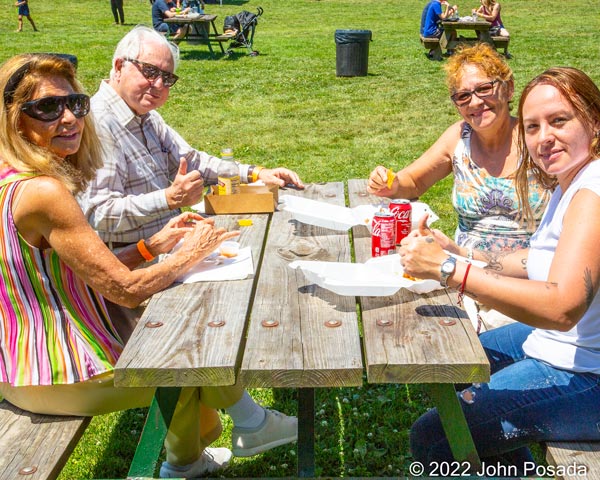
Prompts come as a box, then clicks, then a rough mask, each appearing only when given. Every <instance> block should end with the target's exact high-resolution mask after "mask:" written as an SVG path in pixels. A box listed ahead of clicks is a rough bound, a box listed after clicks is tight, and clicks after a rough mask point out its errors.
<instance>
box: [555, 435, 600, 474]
mask: <svg viewBox="0 0 600 480" xmlns="http://www.w3.org/2000/svg"><path fill="white" fill-rule="evenodd" d="M546 448H547V449H546V460H547V461H548V463H549V464H550V465H554V466H555V467H565V474H564V475H557V477H556V478H564V479H565V480H576V479H581V478H586V479H587V480H600V442H548V443H547V444H546ZM569 465H571V466H572V467H571V468H569V469H567V468H566V467H567V466H569ZM582 468H585V473H582Z"/></svg>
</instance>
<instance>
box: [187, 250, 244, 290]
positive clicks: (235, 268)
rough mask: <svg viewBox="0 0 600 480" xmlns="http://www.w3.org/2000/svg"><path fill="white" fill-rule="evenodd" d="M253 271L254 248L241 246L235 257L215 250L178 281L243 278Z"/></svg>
mask: <svg viewBox="0 0 600 480" xmlns="http://www.w3.org/2000/svg"><path fill="white" fill-rule="evenodd" d="M253 273H254V263H253V262H252V250H251V249H250V247H245V248H241V249H240V253H238V255H237V256H236V257H233V258H225V257H222V256H219V255H218V253H216V252H215V253H213V254H211V255H209V256H208V257H207V258H206V259H204V260H203V261H202V262H200V263H198V264H196V265H194V267H192V269H191V270H189V271H188V272H187V273H186V274H184V275H182V276H181V277H179V278H178V279H177V281H178V282H180V283H194V282H220V281H225V280H243V279H244V278H246V277H248V275H252V274H253Z"/></svg>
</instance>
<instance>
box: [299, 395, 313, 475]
mask: <svg viewBox="0 0 600 480" xmlns="http://www.w3.org/2000/svg"><path fill="white" fill-rule="evenodd" d="M314 476H315V389H314V388H299V389H298V477H300V478H308V477H314Z"/></svg>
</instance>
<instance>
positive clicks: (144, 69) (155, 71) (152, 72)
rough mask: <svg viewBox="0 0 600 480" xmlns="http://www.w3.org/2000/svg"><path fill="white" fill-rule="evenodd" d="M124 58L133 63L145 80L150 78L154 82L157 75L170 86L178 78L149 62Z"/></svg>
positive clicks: (166, 85)
mask: <svg viewBox="0 0 600 480" xmlns="http://www.w3.org/2000/svg"><path fill="white" fill-rule="evenodd" d="M124 60H125V61H126V62H131V63H133V64H134V65H135V66H136V68H137V69H138V70H139V71H140V73H141V74H142V75H143V76H144V78H145V79H146V80H150V81H151V82H154V81H155V80H156V79H157V78H158V77H161V78H162V81H163V85H164V86H165V87H172V86H173V85H175V82H177V80H179V77H178V76H177V75H175V74H174V73H171V72H165V71H164V70H161V69H160V68H158V67H157V66H156V65H152V64H151V63H146V62H140V61H139V60H135V59H133V58H125V59H124Z"/></svg>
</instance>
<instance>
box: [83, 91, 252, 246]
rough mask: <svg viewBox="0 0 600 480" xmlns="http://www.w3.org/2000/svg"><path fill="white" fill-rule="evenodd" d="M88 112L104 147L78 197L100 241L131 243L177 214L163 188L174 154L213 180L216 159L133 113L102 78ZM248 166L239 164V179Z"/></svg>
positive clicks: (151, 118)
mask: <svg viewBox="0 0 600 480" xmlns="http://www.w3.org/2000/svg"><path fill="white" fill-rule="evenodd" d="M91 104H92V114H93V115H94V121H95V125H96V129H97V131H98V135H99V137H100V140H101V142H102V145H103V148H104V166H103V167H102V168H100V169H99V170H98V172H97V176H96V178H95V179H94V180H93V181H92V182H91V183H90V185H89V187H88V189H87V190H86V191H85V192H83V193H82V194H81V195H80V196H79V198H78V200H79V203H80V205H81V207H82V209H83V211H84V214H85V216H86V217H87V219H88V221H89V222H90V224H91V225H92V227H93V228H94V229H95V230H96V231H97V232H98V234H99V235H100V238H102V240H103V241H104V242H106V243H109V244H110V243H135V242H137V241H139V240H141V239H142V238H148V237H150V236H151V235H153V234H154V233H156V232H158V231H159V230H160V229H161V228H162V227H163V226H164V225H165V224H166V223H167V222H168V221H169V219H171V218H173V217H175V216H176V215H178V214H179V213H180V211H179V210H178V209H176V210H170V209H169V206H168V205H167V197H166V194H165V189H166V188H167V187H169V185H170V184H171V182H172V181H173V180H174V179H175V176H176V174H177V170H178V168H179V159H180V157H185V158H186V159H187V163H188V171H189V170H192V169H197V170H199V171H200V173H201V174H202V177H203V178H204V182H205V184H208V185H211V184H215V183H217V167H218V165H219V163H220V161H221V160H220V159H219V158H218V157H213V156H211V155H209V154H207V153H206V152H200V151H198V150H196V149H194V148H192V147H191V146H190V145H189V144H188V143H187V142H186V141H185V140H184V139H183V138H181V136H180V135H179V134H178V133H177V132H176V131H175V130H173V129H172V128H171V127H169V126H168V125H167V124H166V122H165V121H164V120H163V118H162V117H161V116H160V114H159V113H158V112H156V111H151V112H149V113H147V114H145V115H142V116H137V115H135V114H134V113H133V111H132V110H131V109H130V108H129V106H128V105H127V104H126V103H125V101H124V100H123V99H122V98H121V97H120V96H119V95H118V94H117V93H116V92H115V90H114V89H113V88H112V87H111V86H110V85H109V84H108V82H107V81H103V82H102V83H101V85H100V89H99V90H98V92H97V93H96V94H95V95H94V96H93V97H92V101H91ZM249 167H250V166H249V165H244V164H240V177H241V181H242V182H247V181H248V169H249Z"/></svg>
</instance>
